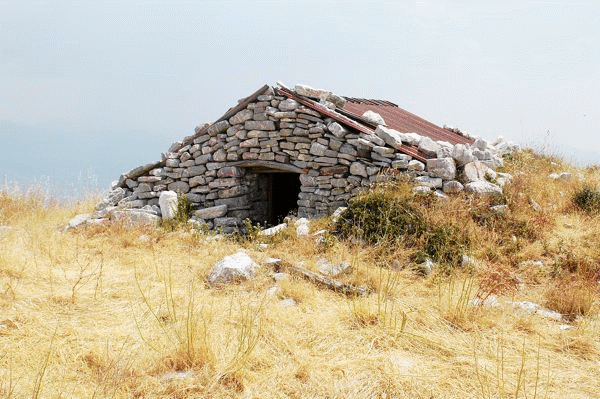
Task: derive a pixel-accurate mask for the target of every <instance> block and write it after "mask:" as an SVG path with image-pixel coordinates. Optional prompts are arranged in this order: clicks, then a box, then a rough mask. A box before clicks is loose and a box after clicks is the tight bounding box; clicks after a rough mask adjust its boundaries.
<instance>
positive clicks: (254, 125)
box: [244, 120, 275, 131]
mask: <svg viewBox="0 0 600 399" xmlns="http://www.w3.org/2000/svg"><path fill="white" fill-rule="evenodd" d="M244 129H245V130H248V131H250V130H275V122H273V121H252V120H250V121H246V122H244Z"/></svg>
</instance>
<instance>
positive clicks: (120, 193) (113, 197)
mask: <svg viewBox="0 0 600 399" xmlns="http://www.w3.org/2000/svg"><path fill="white" fill-rule="evenodd" d="M123 198H125V190H124V189H123V188H121V187H117V188H115V189H114V190H111V191H110V192H109V193H108V195H107V196H106V197H104V198H103V199H102V201H100V203H99V204H98V205H96V210H97V211H101V210H102V209H104V208H106V207H108V206H114V205H117V203H118V202H119V201H121V200H122V199H123Z"/></svg>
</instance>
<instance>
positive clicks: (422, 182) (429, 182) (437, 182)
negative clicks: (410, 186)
mask: <svg viewBox="0 0 600 399" xmlns="http://www.w3.org/2000/svg"><path fill="white" fill-rule="evenodd" d="M442 183H443V181H442V179H441V178H439V177H429V176H419V177H416V178H415V184H416V185H418V186H425V187H430V188H442Z"/></svg>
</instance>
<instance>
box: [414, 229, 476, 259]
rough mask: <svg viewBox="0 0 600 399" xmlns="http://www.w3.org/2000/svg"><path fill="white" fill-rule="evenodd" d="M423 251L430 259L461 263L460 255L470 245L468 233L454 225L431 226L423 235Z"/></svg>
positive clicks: (461, 255) (464, 252) (463, 253)
mask: <svg viewBox="0 0 600 399" xmlns="http://www.w3.org/2000/svg"><path fill="white" fill-rule="evenodd" d="M425 238H426V239H425V244H424V252H425V253H426V254H428V255H429V256H430V257H431V259H432V260H434V261H436V262H439V263H444V264H447V265H450V266H459V265H461V264H462V257H463V255H465V254H466V252H467V250H468V249H469V247H470V246H471V239H470V237H469V235H467V234H464V232H463V231H462V230H461V229H460V228H458V227H457V226H455V225H452V224H444V225H438V226H433V227H431V228H430V229H429V231H428V232H427V234H426V235H425Z"/></svg>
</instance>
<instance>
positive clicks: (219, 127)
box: [206, 121, 229, 136]
mask: <svg viewBox="0 0 600 399" xmlns="http://www.w3.org/2000/svg"><path fill="white" fill-rule="evenodd" d="M227 129H229V122H227V121H220V122H217V123H214V124H212V125H211V126H210V127H209V128H208V130H207V131H206V132H207V133H208V134H209V136H216V135H217V134H219V133H223V132H224V131H226V130H227Z"/></svg>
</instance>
